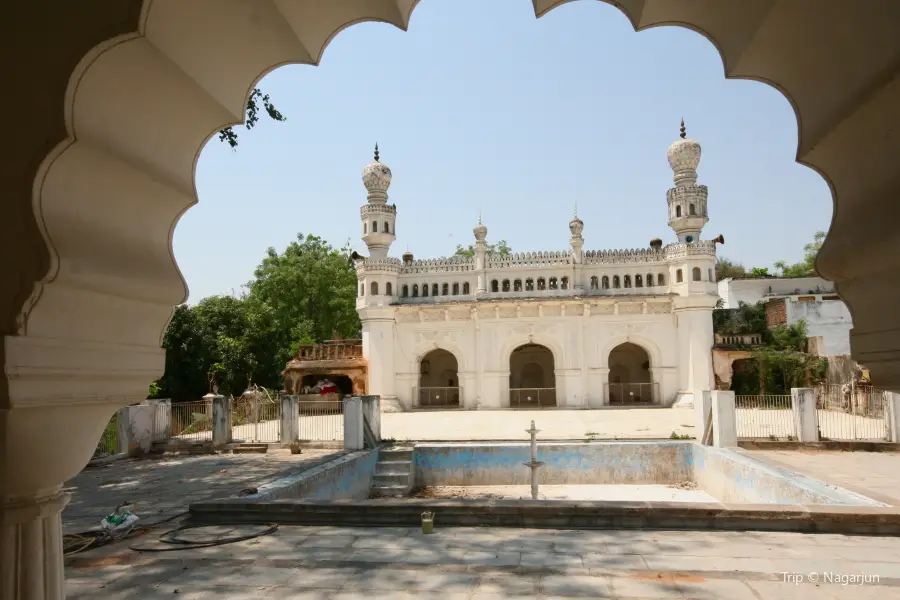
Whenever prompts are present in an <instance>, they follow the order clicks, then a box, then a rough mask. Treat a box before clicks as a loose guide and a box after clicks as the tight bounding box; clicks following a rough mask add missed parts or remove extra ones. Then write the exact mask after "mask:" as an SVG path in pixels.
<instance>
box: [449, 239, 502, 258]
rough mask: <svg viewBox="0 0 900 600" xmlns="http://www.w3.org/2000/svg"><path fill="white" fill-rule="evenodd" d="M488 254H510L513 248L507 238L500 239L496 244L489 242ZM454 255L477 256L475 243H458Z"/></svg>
mask: <svg viewBox="0 0 900 600" xmlns="http://www.w3.org/2000/svg"><path fill="white" fill-rule="evenodd" d="M486 251H487V255H488V256H494V255H497V256H509V255H510V253H511V252H512V250H511V249H510V247H509V244H507V243H506V240H500V241H499V242H497V243H496V244H487V248H486ZM453 255H454V256H475V244H469V245H468V246H463V245H462V244H457V245H456V252H454V253H453Z"/></svg>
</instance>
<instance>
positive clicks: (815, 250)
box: [775, 231, 825, 277]
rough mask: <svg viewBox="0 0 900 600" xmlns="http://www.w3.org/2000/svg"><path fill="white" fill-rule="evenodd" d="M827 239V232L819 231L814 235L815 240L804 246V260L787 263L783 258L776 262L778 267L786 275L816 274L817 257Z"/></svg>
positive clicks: (802, 275) (803, 275)
mask: <svg viewBox="0 0 900 600" xmlns="http://www.w3.org/2000/svg"><path fill="white" fill-rule="evenodd" d="M824 241H825V232H824V231H817V232H816V234H815V235H814V236H813V241H812V242H810V243H809V244H806V245H805V246H803V260H801V261H800V262H798V263H794V264H792V265H789V264H787V262H785V261H783V260H779V261H778V262H776V263H775V268H776V269H778V270H779V271H780V272H781V274H782V275H783V276H785V277H805V276H809V275H815V274H816V257H817V256H818V255H819V250H821V249H822V242H824Z"/></svg>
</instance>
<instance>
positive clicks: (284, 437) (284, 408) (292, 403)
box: [280, 394, 300, 444]
mask: <svg viewBox="0 0 900 600" xmlns="http://www.w3.org/2000/svg"><path fill="white" fill-rule="evenodd" d="M280 437H281V443H282V444H290V443H291V442H296V441H297V440H299V439H300V410H299V409H298V407H297V396H293V395H291V394H284V395H283V396H281V432H280Z"/></svg>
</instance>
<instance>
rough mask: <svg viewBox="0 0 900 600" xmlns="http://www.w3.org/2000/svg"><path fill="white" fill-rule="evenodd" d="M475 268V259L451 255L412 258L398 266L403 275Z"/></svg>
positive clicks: (459, 271)
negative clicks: (420, 258)
mask: <svg viewBox="0 0 900 600" xmlns="http://www.w3.org/2000/svg"><path fill="white" fill-rule="evenodd" d="M474 270H475V259H474V258H472V257H471V256H451V257H448V258H427V259H424V260H413V261H410V262H408V263H405V264H404V265H403V266H402V267H400V273H401V274H403V275H413V274H422V273H424V274H427V273H462V272H466V271H474Z"/></svg>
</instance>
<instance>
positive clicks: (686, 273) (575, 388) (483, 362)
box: [356, 122, 721, 410]
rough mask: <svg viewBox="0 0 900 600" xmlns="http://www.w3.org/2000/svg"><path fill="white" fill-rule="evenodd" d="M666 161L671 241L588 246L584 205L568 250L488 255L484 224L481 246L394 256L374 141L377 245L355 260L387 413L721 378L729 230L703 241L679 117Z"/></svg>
mask: <svg viewBox="0 0 900 600" xmlns="http://www.w3.org/2000/svg"><path fill="white" fill-rule="evenodd" d="M668 159H669V165H670V166H671V168H672V170H673V171H674V175H675V177H674V179H675V187H673V188H671V189H670V190H669V191H668V192H667V194H666V198H667V201H668V210H669V213H668V214H669V221H668V222H669V226H670V227H671V228H672V229H673V230H674V231H675V234H676V236H677V241H676V242H673V243H670V244H668V245H666V246H663V245H662V242H661V241H660V240H653V241H652V242H651V243H650V246H649V247H647V248H642V249H632V250H596V251H595V250H589V251H585V250H584V238H583V237H582V233H583V230H584V223H583V222H582V221H581V220H580V219H579V218H578V217H577V215H576V216H575V218H574V219H573V220H572V221H571V222H570V223H569V231H570V233H571V237H570V238H569V245H570V249H569V250H566V251H561V252H517V253H513V254H510V255H506V256H501V255H492V254H489V253H488V252H487V238H488V229H487V227H486V226H485V225H483V224H482V223H481V222H479V223H478V225H477V226H476V227H475V229H474V230H473V233H474V236H475V255H474V256H473V257H467V256H453V257H451V258H442V259H434V260H414V259H413V255H412V254H411V253H409V252H407V253H405V254H404V255H403V258H402V260H401V259H397V258H392V257H390V256H388V253H389V251H390V248H391V244H392V243H393V242H394V240H395V227H396V220H397V210H396V207H395V206H394V205H391V204H388V194H387V191H388V188H389V187H390V184H391V170H390V169H389V168H388V167H387V165H385V164H384V163H382V162H380V161H379V156H378V147H377V146H376V148H375V161H374V162H372V163H370V164H368V165H366V166H365V168H364V169H363V183H364V184H365V186H366V190H367V191H368V196H367V200H368V201H367V203H366V204H364V205H363V206H362V207H361V209H360V216H361V220H362V223H361V228H362V239H363V241H364V242H365V243H366V246H368V249H369V256H368V257H357V260H356V272H357V277H358V280H359V295H358V298H357V303H356V307H357V311H358V312H359V316H360V319H361V320H362V337H363V354H364V355H365V357H366V358H367V360H368V390H369V393H371V394H378V395H380V396H381V398H382V402H383V405H384V406H385V409H386V410H410V409H416V408H426V407H458V408H464V409H497V408H507V407H527V406H534V407H538V406H539V407H560V408H563V407H564V408H598V407H602V406H607V405H613V406H615V405H648V404H650V405H663V406H668V405H671V404H673V403H675V402H676V401H677V402H679V403H687V402H691V401H692V400H693V398H694V396H695V395H697V394H699V393H700V392H701V391H703V390H709V389H714V379H713V369H712V345H713V329H712V310H713V308H714V307H715V305H716V302H717V300H718V293H717V286H716V282H715V261H716V242H717V241H721V238H719V240H701V239H700V235H701V232H702V229H703V226H704V225H705V224H706V223H707V221H708V220H709V219H708V212H707V193H708V192H707V187H706V186H705V185H700V184H698V183H697V166H698V165H699V163H700V144H699V143H697V142H696V141H694V140H691V139H687V138H686V136H685V130H684V123H683V122H682V129H681V138H680V139H678V140H677V141H675V143H673V144H672V145H671V146H669V149H668Z"/></svg>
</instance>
